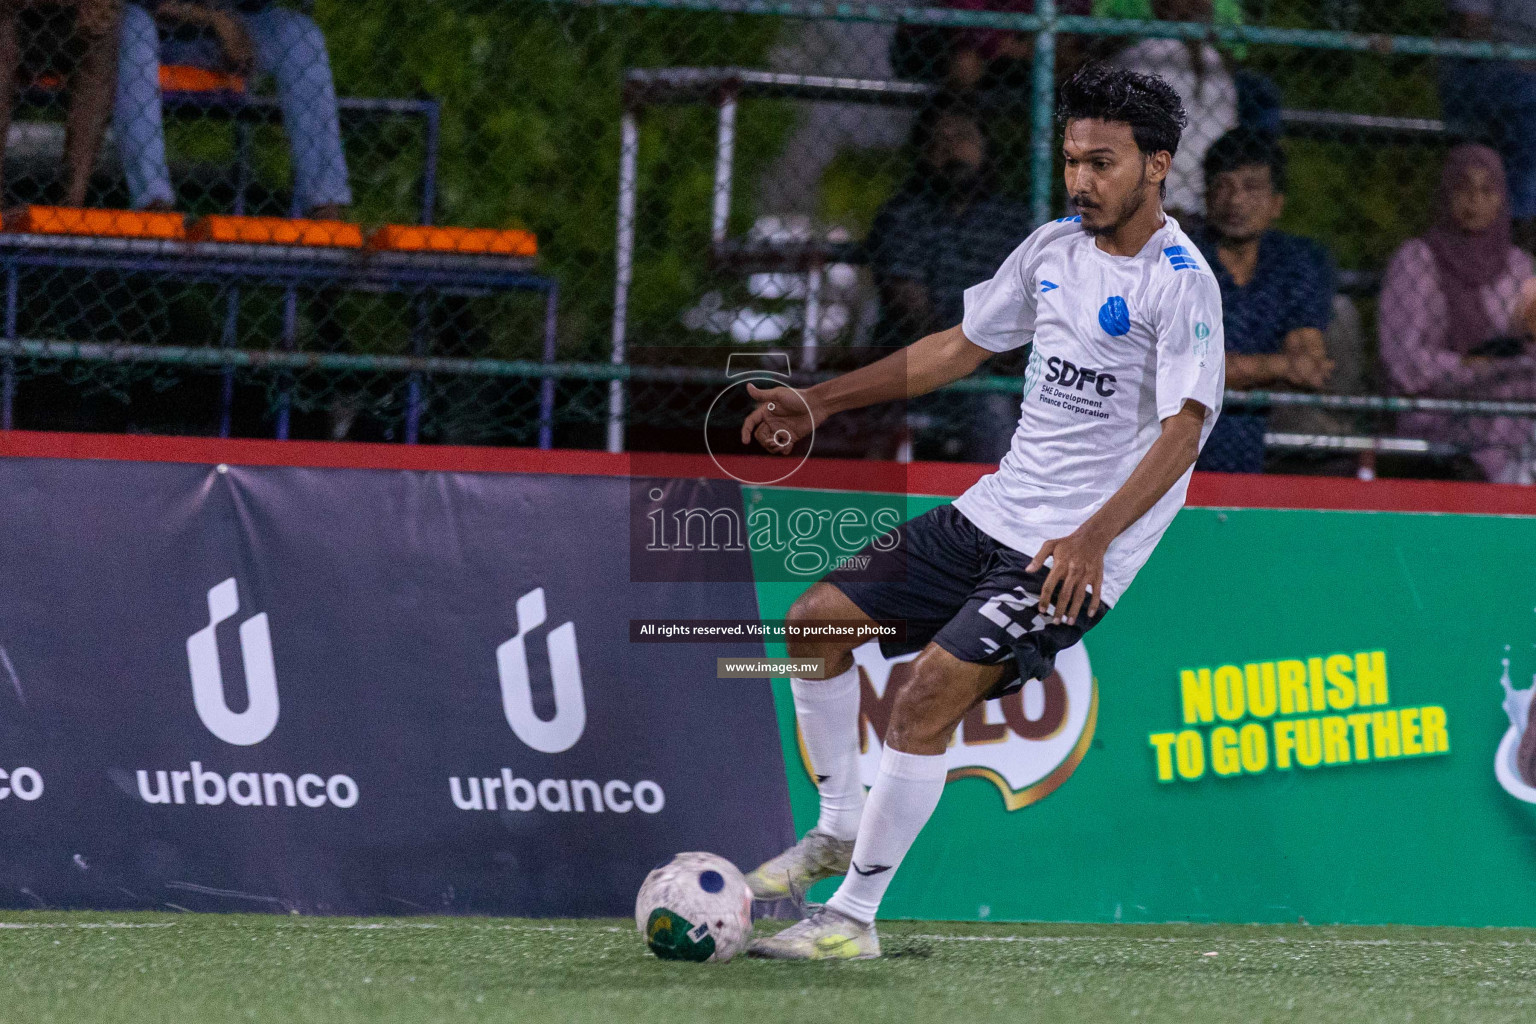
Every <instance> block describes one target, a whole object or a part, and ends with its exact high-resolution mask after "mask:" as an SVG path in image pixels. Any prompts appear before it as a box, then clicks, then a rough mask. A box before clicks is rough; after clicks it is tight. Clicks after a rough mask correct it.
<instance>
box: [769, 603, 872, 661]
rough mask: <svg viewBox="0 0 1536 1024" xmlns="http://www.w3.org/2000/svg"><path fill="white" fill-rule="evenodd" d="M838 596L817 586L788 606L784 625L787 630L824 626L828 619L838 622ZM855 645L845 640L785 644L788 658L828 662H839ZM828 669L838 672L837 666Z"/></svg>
mask: <svg viewBox="0 0 1536 1024" xmlns="http://www.w3.org/2000/svg"><path fill="white" fill-rule="evenodd" d="M841 597H842V595H841V593H840V592H839V591H838V590H837V589H836V588H835V587H832V586H829V585H828V584H825V583H817V584H815V585H814V586H812V587H811V588H810V589H809V590H807V591H806V592H805V593H803V594H801V595H800V596H799V597H798V598H796V599H795V603H794V604H792V605H790V606H789V614H788V615H786V616H785V622H786V623H787V624H788V625H790V626H809V625H814V624H816V623H818V622H826V621H828V620H829V619H836V618H840V617H841V616H840V614H839V609H840V606H841V604H842V602H841V601H840V600H839V598H841ZM854 646H855V644H854V643H852V642H851V641H848V640H843V639H837V638H824V639H796V638H795V637H790V638H789V640H788V647H789V656H790V657H792V658H826V659H828V660H829V662H831V661H841V660H842V659H843V657H844V656H845V655H847V654H848V652H850V651H852V650H853V648H854ZM827 667H828V668H829V669H832V670H834V671H837V670H839V666H837V665H832V664H828V666H827Z"/></svg>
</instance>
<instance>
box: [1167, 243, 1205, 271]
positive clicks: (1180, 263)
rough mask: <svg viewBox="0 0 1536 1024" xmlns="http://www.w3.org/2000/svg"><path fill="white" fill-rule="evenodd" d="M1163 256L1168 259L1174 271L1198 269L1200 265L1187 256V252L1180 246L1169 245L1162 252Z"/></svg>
mask: <svg viewBox="0 0 1536 1024" xmlns="http://www.w3.org/2000/svg"><path fill="white" fill-rule="evenodd" d="M1163 255H1164V256H1167V257H1168V262H1169V263H1172V264H1173V269H1174V270H1199V269H1200V264H1199V263H1198V262H1196V261H1195V258H1194V257H1193V256H1191V255H1190V254H1189V250H1188V249H1186V248H1184V247H1183V246H1182V245H1170V246H1169V247H1168V248H1166V249H1164V250H1163Z"/></svg>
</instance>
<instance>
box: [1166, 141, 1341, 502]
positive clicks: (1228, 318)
mask: <svg viewBox="0 0 1536 1024" xmlns="http://www.w3.org/2000/svg"><path fill="white" fill-rule="evenodd" d="M1205 183H1206V186H1205V187H1206V207H1207V210H1206V217H1207V219H1206V227H1205V229H1204V230H1203V231H1201V232H1197V233H1196V235H1195V243H1196V244H1197V245H1198V246H1199V247H1200V251H1201V252H1203V253H1204V254H1205V257H1206V260H1207V261H1208V262H1209V263H1210V265H1211V269H1212V270H1213V271H1215V273H1216V280H1217V281H1218V282H1220V284H1221V304H1222V322H1223V324H1224V326H1225V328H1226V345H1227V387H1229V388H1233V389H1235V390H1244V389H1248V388H1265V389H1271V388H1272V389H1278V390H1287V391H1289V390H1296V389H1303V390H1309V391H1312V390H1318V389H1320V388H1322V387H1324V386H1325V385H1326V384H1327V383H1328V378H1329V376H1330V374H1332V372H1333V362H1332V361H1331V360H1330V359H1329V358H1328V352H1327V348H1326V346H1325V344H1324V339H1323V332H1324V331H1326V330H1327V329H1328V321H1329V317H1330V313H1331V310H1332V307H1333V292H1334V285H1333V265H1332V263H1331V261H1330V260H1329V258H1328V255H1327V253H1326V252H1325V251H1324V250H1323V248H1322V246H1320V245H1318V244H1317V243H1316V242H1313V241H1311V240H1310V239H1306V238H1299V237H1297V236H1295V235H1287V234H1284V233H1282V232H1279V231H1275V230H1274V229H1273V225H1274V223H1275V221H1277V220H1279V219H1280V214H1281V212H1282V211H1283V210H1284V209H1285V154H1284V152H1283V151H1282V150H1281V149H1280V144H1279V143H1278V142H1277V141H1276V140H1275V139H1273V138H1272V137H1271V136H1268V135H1264V134H1260V133H1257V132H1254V131H1252V130H1250V129H1246V128H1239V129H1236V130H1235V131H1231V132H1228V133H1227V134H1226V135H1223V136H1222V137H1221V138H1220V139H1217V140H1216V142H1215V143H1214V144H1212V146H1211V148H1210V149H1209V150H1208V151H1207V152H1206V155H1205ZM1264 425H1265V417H1264V416H1263V414H1261V413H1254V412H1245V411H1242V410H1239V409H1236V408H1234V409H1232V410H1231V411H1224V412H1223V413H1222V416H1221V419H1220V420H1218V421H1217V423H1216V426H1215V428H1214V429H1213V430H1212V431H1211V436H1210V439H1209V440H1208V441H1207V442H1206V445H1205V450H1204V452H1203V454H1202V455H1201V456H1200V462H1199V468H1200V469H1205V470H1212V471H1215V472H1221V473H1259V472H1263V469H1264Z"/></svg>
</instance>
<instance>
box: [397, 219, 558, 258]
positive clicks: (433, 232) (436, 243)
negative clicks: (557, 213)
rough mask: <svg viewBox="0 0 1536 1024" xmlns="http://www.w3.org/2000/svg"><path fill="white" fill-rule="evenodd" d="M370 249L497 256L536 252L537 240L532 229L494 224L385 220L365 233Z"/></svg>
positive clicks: (533, 253) (526, 254)
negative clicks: (443, 225)
mask: <svg viewBox="0 0 1536 1024" xmlns="http://www.w3.org/2000/svg"><path fill="white" fill-rule="evenodd" d="M368 247H369V248H370V249H380V250H387V251H390V252H456V253H477V254H486V253H489V254H494V255H497V256H536V255H538V252H539V240H538V239H537V238H536V237H534V234H533V232H531V231H520V230H505V231H503V230H498V229H495V228H432V227H422V226H420V225H416V224H386V225H384V226H383V227H381V228H379V229H378V230H377V231H374V232H373V233H372V234H370V235H369V236H368Z"/></svg>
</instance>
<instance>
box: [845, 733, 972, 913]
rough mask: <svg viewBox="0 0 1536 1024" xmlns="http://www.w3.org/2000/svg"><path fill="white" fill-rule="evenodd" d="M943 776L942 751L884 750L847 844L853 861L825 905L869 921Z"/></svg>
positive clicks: (936, 796)
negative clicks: (856, 829)
mask: <svg viewBox="0 0 1536 1024" xmlns="http://www.w3.org/2000/svg"><path fill="white" fill-rule="evenodd" d="M944 775H945V767H944V755H943V754H904V753H902V752H901V751H899V750H896V749H895V748H893V747H886V748H885V753H884V754H883V755H881V757H880V777H879V778H877V779H876V780H875V784H874V786H873V787H872V788H871V789H870V791H869V807H868V809H867V810H866V811H865V813H864V821H863V823H862V824H860V825H859V839H858V842H856V843H854V845H853V864H852V866H850V867H849V869H848V876H847V877H846V878H844V879H843V884H842V885H840V886H838V887H837V892H835V893H833V894H832V898H831V899H830V900H828V901H827V906H829V907H831V908H832V909H833V910H836V911H837V912H838V913H840V914H846V915H847V916H849V917H851V918H853V919H855V920H857V921H873V920H874V919H875V912H876V911H877V910H879V909H880V901H881V899H883V898H884V897H885V890H886V889H887V888H888V887H889V886H890V884H891V877H892V876H893V875H895V874H896V869H897V868H899V867H901V859H902V858H903V857H905V856H906V855H907V851H908V850H909V849H911V848H912V842H913V841H914V840H915V839H917V834H918V833H919V832H921V831H922V830H923V826H924V825H926V824H927V823H928V819H929V818H930V817H931V816H932V815H933V809H934V808H935V807H937V806H939V797H940V796H942V795H943V793H944ZM866 872H867V873H866Z"/></svg>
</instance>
